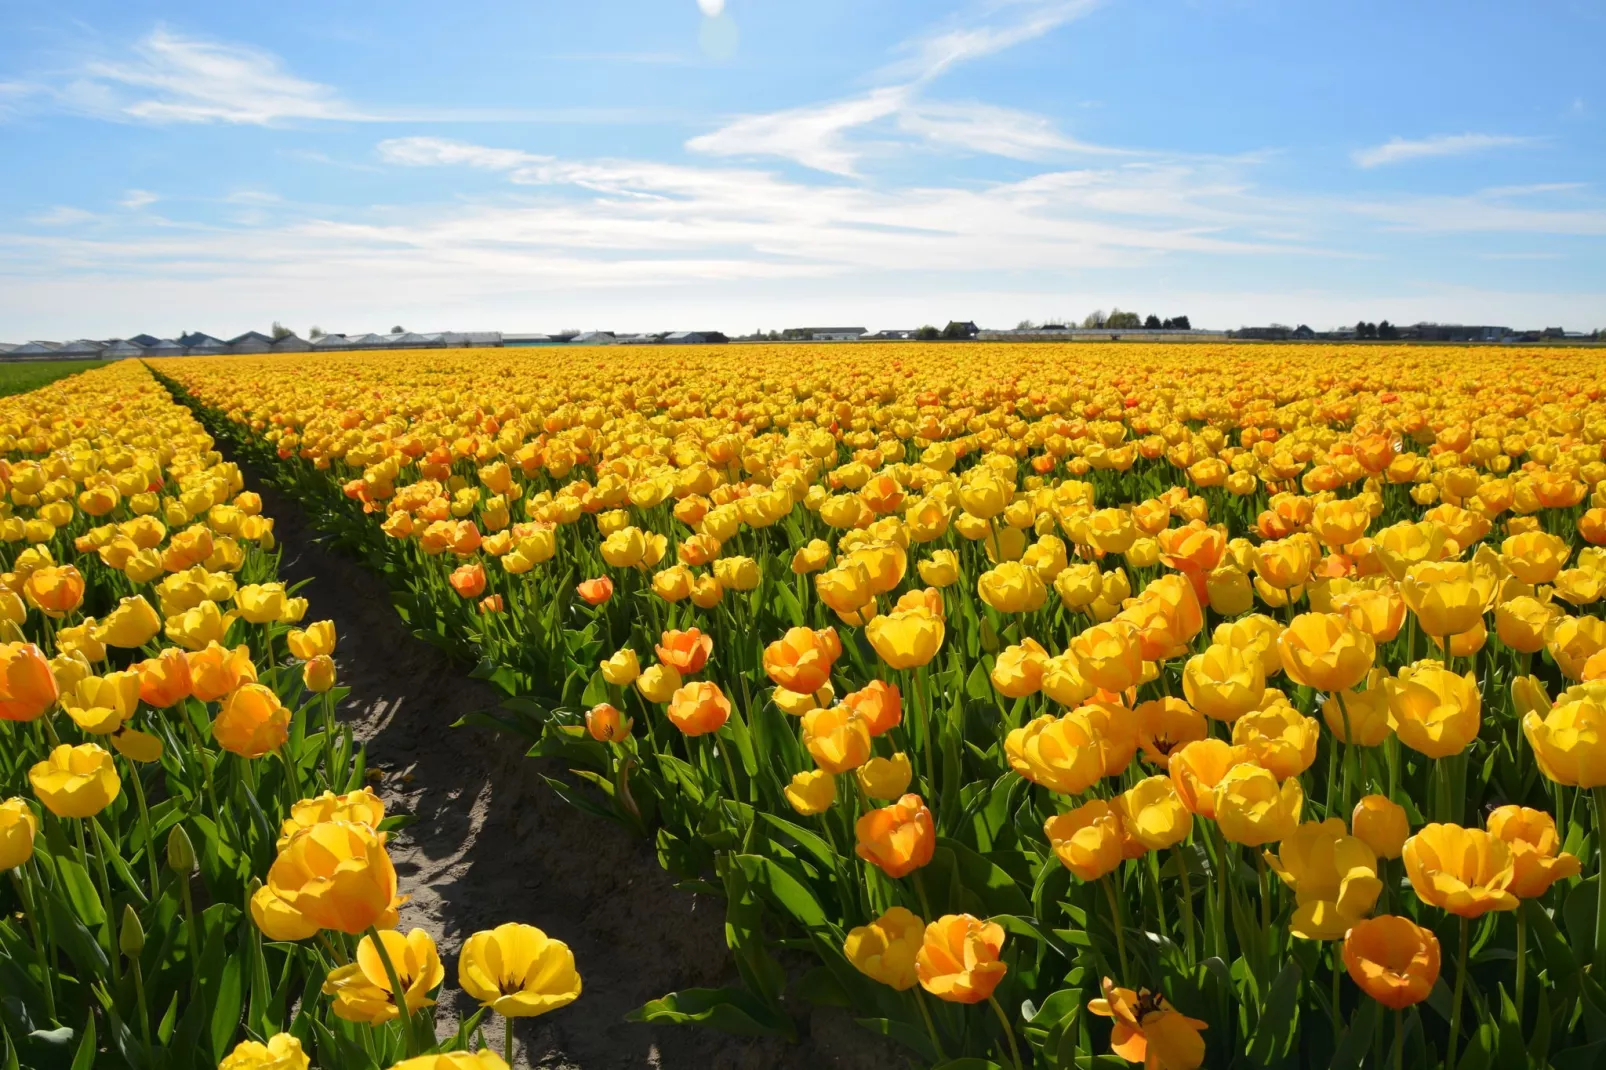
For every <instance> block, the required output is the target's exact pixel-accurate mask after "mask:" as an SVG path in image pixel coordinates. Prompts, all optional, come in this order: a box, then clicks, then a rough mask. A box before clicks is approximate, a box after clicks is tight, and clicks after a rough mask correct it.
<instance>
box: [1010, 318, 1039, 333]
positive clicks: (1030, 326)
mask: <svg viewBox="0 0 1606 1070" xmlns="http://www.w3.org/2000/svg"><path fill="white" fill-rule="evenodd" d="M1015 329H1016V330H1017V331H1035V330H1037V324H1035V323H1033V322H1032V321H1031V320H1021V321H1020V322H1019V323H1017V324H1015Z"/></svg>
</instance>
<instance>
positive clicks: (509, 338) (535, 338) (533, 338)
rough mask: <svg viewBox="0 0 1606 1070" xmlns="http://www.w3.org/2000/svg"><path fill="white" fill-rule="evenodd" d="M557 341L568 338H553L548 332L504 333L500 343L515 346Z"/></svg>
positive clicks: (546, 343)
mask: <svg viewBox="0 0 1606 1070" xmlns="http://www.w3.org/2000/svg"><path fill="white" fill-rule="evenodd" d="M558 341H565V342H566V341H568V339H566V338H564V339H558V338H554V337H552V336H551V335H550V334H504V335H502V344H503V345H505V346H515V347H522V346H544V345H551V344H552V343H553V342H558Z"/></svg>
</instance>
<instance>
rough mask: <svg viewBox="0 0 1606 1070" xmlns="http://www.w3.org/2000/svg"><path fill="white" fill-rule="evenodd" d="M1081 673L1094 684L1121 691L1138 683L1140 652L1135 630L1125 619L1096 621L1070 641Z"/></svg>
mask: <svg viewBox="0 0 1606 1070" xmlns="http://www.w3.org/2000/svg"><path fill="white" fill-rule="evenodd" d="M1071 651H1072V653H1074V654H1075V655H1076V659H1077V662H1078V664H1079V665H1080V666H1081V669H1082V676H1083V677H1084V678H1086V679H1087V680H1088V681H1089V682H1091V683H1092V684H1093V685H1094V686H1095V687H1100V688H1103V689H1104V690H1105V691H1110V692H1115V693H1120V692H1122V691H1125V690H1126V689H1127V688H1129V687H1134V686H1136V685H1137V683H1138V678H1139V675H1140V674H1141V673H1142V671H1143V655H1142V651H1141V650H1140V649H1139V647H1138V641H1137V634H1136V629H1134V628H1133V627H1132V626H1131V625H1130V624H1128V623H1127V622H1125V621H1112V622H1111V623H1108V624H1097V625H1094V626H1093V627H1091V628H1088V629H1087V630H1085V631H1083V632H1082V633H1081V634H1080V635H1078V636H1077V637H1076V638H1075V639H1072V640H1071Z"/></svg>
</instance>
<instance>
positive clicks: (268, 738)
mask: <svg viewBox="0 0 1606 1070" xmlns="http://www.w3.org/2000/svg"><path fill="white" fill-rule="evenodd" d="M212 738H214V739H216V740H217V742H218V746H220V747H222V748H223V749H224V750H226V751H229V752H230V753H232V754H238V755H239V756H240V757H242V758H260V757H262V756H263V755H264V754H266V753H268V752H269V751H271V750H277V749H278V748H279V747H281V746H283V745H284V741H285V740H286V739H289V738H290V711H289V710H287V709H285V707H284V704H283V703H281V702H280V701H279V696H278V695H275V694H274V693H273V689H272V688H269V687H264V686H263V685H262V684H245V685H244V686H242V687H239V688H236V689H235V690H234V691H233V692H232V693H231V694H230V695H229V696H228V698H226V699H224V700H223V708H222V709H220V710H219V711H218V715H217V717H216V719H214V720H213V722H212Z"/></svg>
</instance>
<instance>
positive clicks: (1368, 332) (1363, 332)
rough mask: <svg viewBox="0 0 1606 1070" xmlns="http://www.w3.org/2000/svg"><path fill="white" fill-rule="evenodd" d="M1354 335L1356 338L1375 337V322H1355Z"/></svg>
mask: <svg viewBox="0 0 1606 1070" xmlns="http://www.w3.org/2000/svg"><path fill="white" fill-rule="evenodd" d="M1355 337H1356V338H1376V337H1377V324H1375V323H1367V322H1366V321H1365V320H1361V321H1360V322H1359V323H1357V324H1356V325H1355Z"/></svg>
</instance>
